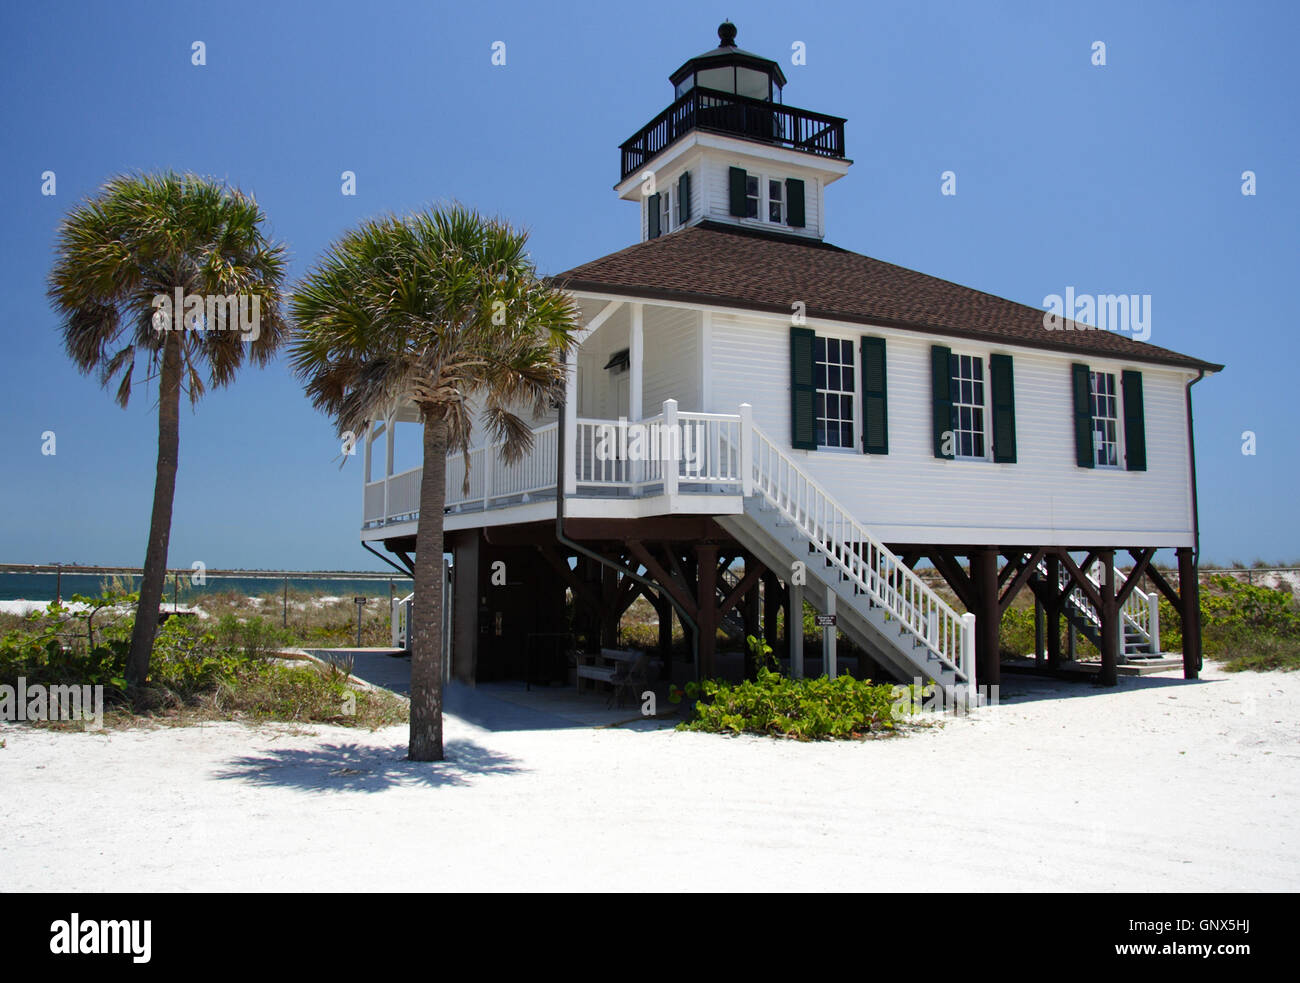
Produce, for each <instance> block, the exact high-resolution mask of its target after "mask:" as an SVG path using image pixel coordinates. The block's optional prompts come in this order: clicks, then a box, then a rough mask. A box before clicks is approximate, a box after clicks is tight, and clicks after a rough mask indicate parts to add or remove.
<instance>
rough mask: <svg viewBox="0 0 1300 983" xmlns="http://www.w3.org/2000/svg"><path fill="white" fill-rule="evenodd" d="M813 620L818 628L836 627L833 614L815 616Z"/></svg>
mask: <svg viewBox="0 0 1300 983" xmlns="http://www.w3.org/2000/svg"><path fill="white" fill-rule="evenodd" d="M813 618H814V620H815V623H816V625H817V627H818V628H834V627H835V615H833V614H818V615H814V616H813Z"/></svg>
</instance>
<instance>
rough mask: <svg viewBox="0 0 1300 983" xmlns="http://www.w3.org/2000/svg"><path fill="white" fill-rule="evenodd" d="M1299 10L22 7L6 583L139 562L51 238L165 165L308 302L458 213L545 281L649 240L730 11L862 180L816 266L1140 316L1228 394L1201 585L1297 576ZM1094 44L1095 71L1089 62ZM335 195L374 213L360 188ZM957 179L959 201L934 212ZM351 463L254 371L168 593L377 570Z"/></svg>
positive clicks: (1221, 402)
mask: <svg viewBox="0 0 1300 983" xmlns="http://www.w3.org/2000/svg"><path fill="white" fill-rule="evenodd" d="M1297 9H1300V8H1297V5H1295V4H1292V3H1285V2H1279V3H1249V2H1247V3H1232V4H1228V3H1221V4H1208V3H1185V2H1162V3H1157V2H1143V3H1136V4H1135V3H1132V2H1128V3H1078V4H1042V3H1031V2H1025V3H968V2H946V3H921V2H916V0H909V2H896V3H895V2H891V3H884V2H872V3H862V2H860V0H858V2H846V3H834V2H817V0H812V2H808V3H802V4H789V3H763V2H759V3H747V4H745V5H743V7H738V5H735V4H731V5H719V6H716V7H710V6H708V5H702V4H700V3H698V2H690V3H676V2H665V3H661V4H656V5H653V6H651V7H645V6H640V5H635V4H631V5H629V4H600V5H597V4H577V3H571V4H570V3H564V2H561V0H551V2H547V3H540V4H539V3H490V2H479V3H473V4H448V3H438V2H429V0H421V2H411V3H393V2H376V3H372V4H357V3H319V2H314V3H306V2H297V3H288V2H285V3H258V2H254V3H221V4H212V3H187V2H162V0H156V2H149V3H144V2H123V3H114V4H104V3H89V2H87V3H58V2H55V3H48V4H41V5H17V4H6V5H4V9H3V13H0V28H2V30H3V33H2V34H0V37H2V38H3V41H0V44H2V45H3V53H4V57H3V59H2V60H0V91H3V93H4V96H3V104H2V106H0V126H2V127H3V133H4V152H3V154H2V155H0V195H3V215H4V228H3V234H2V237H0V248H2V249H3V263H2V264H0V342H2V345H0V352H2V353H3V354H2V355H0V412H3V419H4V420H5V421H6V424H7V433H6V441H5V445H6V453H5V454H4V456H3V458H0V561H8V562H53V561H61V562H73V561H76V562H82V563H102V564H125V565H138V564H139V563H140V562H141V561H142V559H143V555H144V546H145V537H146V533H147V528H148V520H149V509H150V503H151V500H152V493H153V475H154V461H155V455H156V439H157V437H156V418H155V415H154V411H153V407H152V405H151V403H152V395H153V394H152V393H150V394H149V398H140V397H141V395H142V393H141V394H137V398H136V399H135V401H134V402H133V405H132V406H131V408H130V409H129V410H126V411H123V410H120V409H118V408H117V407H116V406H115V405H114V404H113V403H112V401H111V399H110V397H109V395H108V394H107V393H106V392H104V391H103V390H102V389H100V388H99V387H98V385H97V383H96V381H95V380H94V379H92V378H87V377H83V376H81V375H79V374H78V373H77V372H76V371H75V370H74V369H73V368H72V366H71V365H70V363H69V362H68V360H67V358H66V356H65V355H64V353H63V351H62V347H61V343H60V339H59V334H58V330H57V326H56V322H55V319H54V317H53V315H52V314H51V312H50V311H49V309H48V307H47V304H46V301H45V296H44V289H45V277H46V274H47V272H48V268H49V264H50V261H51V255H52V253H51V247H52V242H53V237H54V233H55V230H56V228H57V225H58V222H59V220H60V218H61V216H62V215H63V214H64V213H65V211H66V210H67V209H68V208H70V207H71V206H72V205H74V204H75V203H76V202H77V201H79V200H81V199H82V198H83V197H84V196H86V195H88V194H91V193H93V192H94V191H95V190H96V189H97V188H98V187H99V186H100V185H101V184H102V183H103V181H104V180H105V179H106V178H108V177H109V176H111V175H112V174H115V173H118V172H121V171H126V170H136V169H140V170H152V169H162V168H173V169H178V170H191V171H195V172H198V173H202V174H206V175H211V176H215V177H218V178H221V179H224V180H227V181H229V182H230V183H232V184H237V185H239V186H240V187H242V188H244V189H246V190H249V191H252V192H253V193H255V194H256V195H257V197H258V199H259V201H260V202H261V203H262V205H263V206H264V208H265V209H266V211H267V213H268V214H269V216H270V220H271V227H272V230H273V234H274V235H275V237H276V238H278V239H281V240H283V241H285V242H286V243H287V244H288V246H289V249H290V254H291V257H292V263H291V267H290V272H291V275H292V276H293V278H295V279H296V278H297V277H298V276H300V275H301V274H302V273H303V272H304V271H305V270H306V269H307V267H308V265H309V264H310V263H311V262H312V260H313V259H314V258H315V257H316V256H317V255H318V254H319V253H320V252H321V250H322V249H323V248H324V247H325V246H326V245H327V244H328V243H329V242H330V241H331V240H332V239H333V238H335V237H337V236H338V235H340V234H341V233H342V232H344V231H345V230H346V229H348V228H349V227H350V226H352V225H353V224H355V223H356V222H357V221H358V220H360V219H362V218H364V217H366V216H369V215H373V214H376V213H380V212H384V211H388V210H398V211H406V210H410V209H414V208H419V207H421V206H425V205H429V204H432V203H436V202H439V201H446V200H450V199H455V200H459V201H461V202H464V203H466V204H469V205H472V206H476V207H478V208H481V209H484V210H486V211H489V212H492V213H499V214H501V215H503V216H505V217H507V218H508V219H510V220H511V221H513V222H515V223H517V224H520V225H523V226H525V227H527V228H529V229H530V230H531V231H532V234H533V239H532V249H533V255H534V257H535V259H536V261H537V262H538V265H539V266H540V267H541V269H542V270H543V271H544V272H559V271H561V270H564V269H567V268H568V267H570V266H573V265H576V264H578V263H581V262H584V261H586V260H589V259H593V258H595V257H597V256H601V255H604V254H605V253H607V252H611V251H613V250H615V249H619V248H622V247H624V246H626V245H629V244H630V243H632V242H633V241H634V240H635V237H636V235H637V222H638V217H637V214H636V210H635V208H634V207H633V206H632V205H630V204H628V203H626V202H622V201H619V200H618V199H617V198H616V197H615V195H614V194H613V192H612V190H611V187H612V185H613V184H614V183H615V181H616V180H617V179H618V176H619V175H618V170H617V167H618V159H617V146H618V144H619V143H620V142H621V141H622V140H624V139H625V138H627V137H628V136H630V135H631V134H632V133H633V132H634V131H635V130H636V129H637V128H638V127H640V126H641V125H642V124H643V123H645V122H647V121H648V120H649V119H650V118H651V117H652V116H654V115H655V114H656V113H657V112H658V111H659V110H660V109H662V108H664V107H665V106H666V105H667V104H668V103H669V102H670V101H671V88H670V86H669V84H668V81H667V76H668V74H669V73H670V72H671V71H672V70H673V69H675V68H676V67H677V66H678V65H680V64H681V63H682V62H683V61H685V60H686V59H687V58H688V57H690V56H692V55H694V54H697V53H699V52H700V51H703V50H705V49H707V48H710V47H712V46H713V45H714V44H715V43H716V34H715V29H716V27H717V24H718V23H719V22H720V21H721V20H722V19H723V18H724V17H728V16H729V17H730V18H731V19H732V20H733V21H735V22H736V23H737V25H738V27H739V38H738V41H739V43H740V45H741V46H742V47H744V48H747V49H750V50H753V51H757V52H760V53H763V54H767V55H769V56H770V57H774V58H778V59H782V61H783V62H784V65H785V71H786V74H787V76H788V78H789V84H788V85H787V87H786V90H785V101H786V102H787V103H789V104H791V105H796V106H801V107H805V108H808V109H814V110H819V111H822V112H827V113H832V114H835V115H839V116H844V117H847V118H848V121H849V122H848V127H847V132H846V137H847V144H848V150H849V156H850V157H852V158H853V159H854V160H855V162H856V163H855V165H854V167H853V169H852V170H851V172H850V174H849V176H848V177H847V178H845V179H844V180H843V181H840V182H838V183H837V184H836V185H835V186H834V187H833V188H831V189H830V191H829V192H828V201H827V229H828V238H829V239H830V241H832V242H835V243H836V244H838V245H841V246H844V247H847V248H850V249H854V250H856V251H859V252H863V253H867V254H868V255H872V256H876V257H878V258H880V259H885V260H889V261H891V262H895V263H900V264H902V265H904V266H909V267H912V268H914V269H919V270H922V271H924V272H927V273H931V274H935V275H938V276H942V277H945V278H947V279H950V280H954V281H956V282H958V283H964V284H968V285H971V286H975V287H978V288H980V289H983V290H987V291H989V292H991V293H995V294H999V295H1001V296H1005V297H1009V298H1012V299H1015V300H1019V301H1022V302H1025V303H1029V304H1032V305H1035V306H1041V305H1042V302H1043V300H1042V299H1043V298H1044V297H1045V296H1046V295H1048V294H1051V293H1059V292H1062V291H1063V290H1064V288H1065V287H1066V286H1067V285H1069V286H1074V287H1075V288H1076V290H1078V291H1079V292H1083V293H1094V294H1103V293H1137V294H1149V295H1151V297H1152V313H1153V324H1152V334H1151V338H1150V340H1151V341H1152V342H1153V343H1155V344H1159V345H1163V346H1165V347H1169V348H1173V349H1176V350H1179V351H1183V352H1186V353H1188V354H1192V355H1196V356H1199V357H1202V358H1205V359H1207V360H1209V361H1212V362H1223V363H1226V364H1227V366H1228V369H1227V371H1226V372H1225V373H1223V374H1221V375H1219V376H1216V377H1214V378H1212V379H1209V380H1207V381H1205V382H1202V383H1201V384H1199V385H1198V386H1196V387H1195V389H1194V397H1195V412H1196V420H1197V430H1196V441H1197V457H1198V464H1199V479H1200V500H1201V525H1202V545H1203V554H1204V557H1205V558H1206V559H1211V560H1219V561H1227V560H1231V559H1242V560H1247V561H1249V560H1252V559H1254V558H1256V557H1263V558H1267V559H1270V560H1275V561H1282V560H1286V561H1291V560H1296V559H1300V518H1297V509H1295V508H1294V505H1293V501H1294V498H1295V488H1296V487H1297V485H1300V467H1298V463H1297V454H1296V453H1295V447H1296V439H1295V437H1294V434H1293V432H1292V431H1291V430H1290V429H1289V428H1290V417H1291V416H1292V414H1293V413H1294V410H1293V409H1292V408H1291V407H1290V400H1291V399H1293V398H1294V393H1295V391H1296V387H1295V384H1294V381H1293V379H1294V375H1295V364H1294V363H1295V361H1296V354H1297V342H1296V341H1295V328H1294V326H1293V325H1292V324H1291V323H1290V321H1289V317H1288V315H1286V313H1285V312H1286V311H1287V310H1289V309H1290V308H1291V307H1292V306H1294V304H1293V292H1294V289H1295V284H1296V281H1297V276H1296V274H1297V260H1298V259H1300V250H1298V249H1297V228H1298V227H1300V223H1298V221H1297V220H1298V219H1300V207H1298V205H1297V173H1296V165H1297V162H1298V161H1300V126H1297V119H1296V113H1297V111H1296V105H1295V96H1296V93H1297V92H1300V69H1297V67H1296V64H1295V61H1294V54H1293V46H1294V41H1295V38H1296V36H1297V34H1298V33H1300V15H1298V14H1297ZM196 40H198V41H203V42H204V43H205V45H206V55H207V64H206V65H205V66H202V67H196V66H193V65H192V64H191V45H192V43H193V42H194V41H196ZM1097 40H1101V41H1104V42H1105V43H1106V49H1107V50H1106V55H1107V59H1106V60H1107V64H1106V66H1105V67H1094V66H1093V65H1092V64H1091V62H1090V55H1091V46H1092V44H1093V42H1094V41H1097ZM494 41H504V42H505V44H506V65H505V66H503V67H501V66H493V65H492V63H491V54H492V51H491V46H492V43H493V42H494ZM795 41H802V42H804V44H805V45H806V50H807V64H806V65H804V66H793V65H791V64H790V52H791V46H792V44H793V43H794V42H795ZM47 170H52V171H54V172H55V173H56V175H57V194H56V195H55V196H52V197H47V196H43V195H42V194H41V192H40V187H41V174H42V172H44V171H47ZM344 170H351V171H354V172H355V173H356V175H357V190H358V193H357V195H356V196H355V197H345V196H343V195H341V194H340V180H339V175H340V173H341V172H342V171H344ZM944 170H953V171H955V172H956V173H957V175H958V194H957V195H956V197H943V196H941V195H940V193H939V185H940V181H939V175H940V173H941V172H942V171H944ZM1244 170H1252V171H1254V172H1255V173H1256V174H1257V180H1258V194H1257V195H1255V196H1254V197H1246V196H1243V195H1242V194H1241V183H1242V182H1241V173H1242V171H1244ZM47 430H53V431H55V433H56V434H57V451H58V452H57V454H56V455H54V456H52V457H51V456H45V455H42V454H41V434H42V432H44V431H47ZM1245 430H1252V431H1254V433H1255V434H1256V440H1257V453H1256V454H1255V455H1254V456H1246V455H1243V454H1242V453H1241V448H1242V439H1241V434H1242V432H1243V431H1245ZM403 463H404V462H400V461H399V466H400V465H401V464H403ZM416 463H418V461H409V465H414V464H416ZM359 468H360V458H359V456H358V457H356V458H352V459H349V460H348V462H347V463H346V464H345V465H344V467H343V468H342V469H340V468H339V459H338V446H337V443H336V441H335V439H334V437H333V431H332V428H331V426H330V423H329V421H327V420H326V419H325V418H324V417H322V416H320V415H319V414H317V413H316V412H315V411H314V410H312V408H311V407H310V406H309V405H308V403H307V401H306V400H305V399H304V398H303V396H302V392H301V388H300V386H299V385H298V383H296V382H295V380H294V379H293V378H292V376H291V375H290V373H289V371H288V367H287V365H286V363H285V361H284V360H281V361H279V362H277V363H276V364H274V365H272V366H271V367H269V368H267V369H264V370H260V371H249V372H247V373H246V374H244V375H243V376H242V377H241V378H240V379H239V380H238V381H237V382H236V384H235V385H234V387H232V388H231V389H228V390H225V391H222V392H217V393H213V394H209V395H208V396H207V397H206V398H205V399H204V400H203V401H202V402H201V403H200V404H199V406H198V409H197V411H196V412H194V413H191V412H190V411H189V410H188V408H185V409H183V411H182V418H181V456H180V472H179V477H178V485H177V495H176V510H175V521H174V524H173V533H172V546H171V558H170V562H171V564H172V565H173V566H189V565H190V564H191V563H192V562H193V561H194V560H202V561H203V562H205V563H206V564H207V565H208V566H209V567H213V568H218V567H234V566H239V567H282V568H308V569H321V568H344V569H377V568H379V565H378V563H377V561H375V560H374V559H373V558H372V557H370V555H369V554H368V553H365V552H364V551H363V550H362V549H361V547H360V545H359V544H358V537H357V530H358V526H359V522H360V504H361V488H360V481H361V479H360V474H359Z"/></svg>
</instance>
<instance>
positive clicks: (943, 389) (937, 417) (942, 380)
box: [930, 345, 955, 460]
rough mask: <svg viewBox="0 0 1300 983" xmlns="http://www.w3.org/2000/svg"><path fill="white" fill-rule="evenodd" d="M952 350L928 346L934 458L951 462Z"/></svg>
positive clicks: (952, 454) (952, 441)
mask: <svg viewBox="0 0 1300 983" xmlns="http://www.w3.org/2000/svg"><path fill="white" fill-rule="evenodd" d="M951 357H952V349H951V348H948V347H946V346H944V345H931V346H930V395H931V406H932V410H933V412H932V414H931V420H932V428H933V431H934V456H935V457H942V458H947V459H948V460H952V459H953V458H954V457H955V453H954V451H955V441H954V439H953V429H952V366H951V364H950V359H951Z"/></svg>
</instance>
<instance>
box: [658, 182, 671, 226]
mask: <svg viewBox="0 0 1300 983" xmlns="http://www.w3.org/2000/svg"><path fill="white" fill-rule="evenodd" d="M672 230H673V197H672V194H670V193H669V191H668V189H667V188H665V189H664V190H663V191H661V192H659V234H660V235H667V234H668V233H669V232H671V231H672Z"/></svg>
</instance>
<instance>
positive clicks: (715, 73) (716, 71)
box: [695, 65, 736, 92]
mask: <svg viewBox="0 0 1300 983" xmlns="http://www.w3.org/2000/svg"><path fill="white" fill-rule="evenodd" d="M695 76H696V79H697V80H698V82H699V86H700V88H701V89H717V90H718V91H720V92H735V91H736V74H735V69H734V68H733V67H732V66H731V65H728V66H726V67H725V68H706V69H704V70H703V71H700V72H696V73H695Z"/></svg>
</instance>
